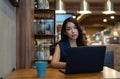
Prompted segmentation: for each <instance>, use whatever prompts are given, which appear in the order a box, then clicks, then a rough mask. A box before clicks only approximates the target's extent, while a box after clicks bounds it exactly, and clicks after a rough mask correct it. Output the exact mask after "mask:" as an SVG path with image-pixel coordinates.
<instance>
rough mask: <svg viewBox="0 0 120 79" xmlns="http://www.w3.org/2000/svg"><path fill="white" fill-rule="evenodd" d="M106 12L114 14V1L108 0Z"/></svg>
mask: <svg viewBox="0 0 120 79" xmlns="http://www.w3.org/2000/svg"><path fill="white" fill-rule="evenodd" d="M103 13H104V14H114V13H115V11H114V10H113V3H112V2H111V1H110V0H107V2H106V4H105V11H103Z"/></svg>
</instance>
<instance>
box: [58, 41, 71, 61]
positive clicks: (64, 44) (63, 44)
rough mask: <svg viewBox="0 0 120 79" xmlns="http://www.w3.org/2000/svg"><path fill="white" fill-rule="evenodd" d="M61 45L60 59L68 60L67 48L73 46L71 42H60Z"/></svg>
mask: <svg viewBox="0 0 120 79" xmlns="http://www.w3.org/2000/svg"><path fill="white" fill-rule="evenodd" d="M58 44H59V46H60V61H62V62H66V49H67V48H69V47H71V46H70V44H69V42H59V43H58Z"/></svg>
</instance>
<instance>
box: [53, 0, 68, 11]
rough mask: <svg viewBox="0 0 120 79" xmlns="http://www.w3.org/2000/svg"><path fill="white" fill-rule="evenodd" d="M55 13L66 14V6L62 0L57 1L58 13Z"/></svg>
mask: <svg viewBox="0 0 120 79" xmlns="http://www.w3.org/2000/svg"><path fill="white" fill-rule="evenodd" d="M55 13H66V11H65V10H64V4H63V1H62V0H58V1H56V11H55Z"/></svg>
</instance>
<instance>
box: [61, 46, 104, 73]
mask: <svg viewBox="0 0 120 79" xmlns="http://www.w3.org/2000/svg"><path fill="white" fill-rule="evenodd" d="M105 52H106V46H80V47H73V48H68V49H67V64H66V69H60V71H62V72H64V73H66V74H75V73H89V72H100V71H102V70H103V66H104V57H105Z"/></svg>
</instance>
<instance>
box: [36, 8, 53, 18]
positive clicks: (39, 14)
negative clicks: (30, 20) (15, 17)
mask: <svg viewBox="0 0 120 79" xmlns="http://www.w3.org/2000/svg"><path fill="white" fill-rule="evenodd" d="M54 14H55V10H49V9H35V10H34V18H35V19H54Z"/></svg>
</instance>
